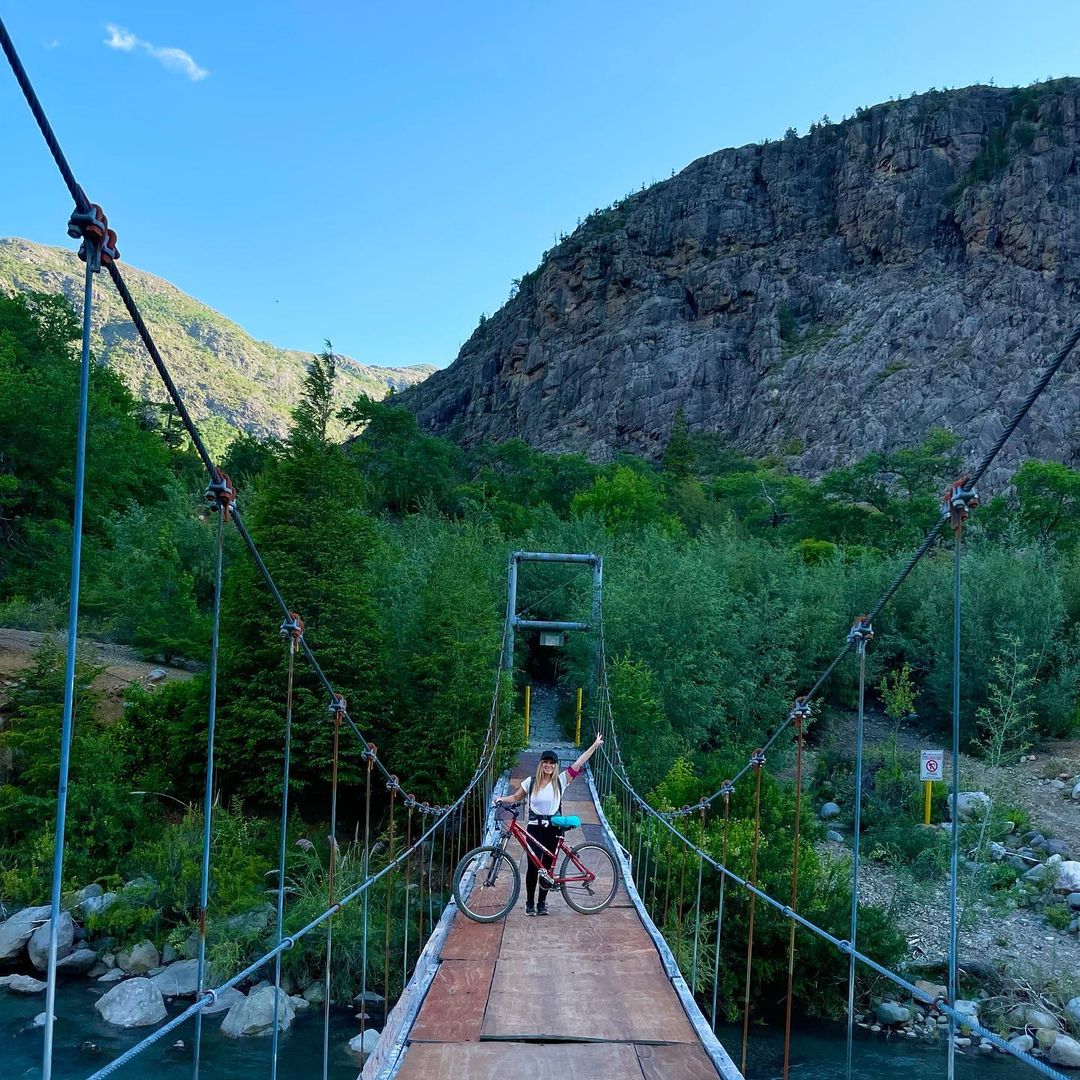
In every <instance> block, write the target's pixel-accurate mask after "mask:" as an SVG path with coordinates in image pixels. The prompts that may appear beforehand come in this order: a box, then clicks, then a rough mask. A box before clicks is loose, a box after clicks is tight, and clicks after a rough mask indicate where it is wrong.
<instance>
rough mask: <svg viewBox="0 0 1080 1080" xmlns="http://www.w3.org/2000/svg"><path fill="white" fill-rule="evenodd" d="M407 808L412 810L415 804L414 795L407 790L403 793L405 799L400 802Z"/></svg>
mask: <svg viewBox="0 0 1080 1080" xmlns="http://www.w3.org/2000/svg"><path fill="white" fill-rule="evenodd" d="M402 805H403V806H405V807H406V808H407V809H409V810H412V809H413V808H414V807H415V806H416V796H415V795H413V794H412V793H411V792H407V793H406V795H405V801H404V802H403V803H402Z"/></svg>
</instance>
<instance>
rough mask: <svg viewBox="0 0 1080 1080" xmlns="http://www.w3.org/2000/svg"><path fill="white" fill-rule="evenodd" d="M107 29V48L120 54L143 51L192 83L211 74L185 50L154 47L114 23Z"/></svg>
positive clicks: (168, 69) (169, 46) (170, 47)
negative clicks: (137, 50) (136, 50)
mask: <svg viewBox="0 0 1080 1080" xmlns="http://www.w3.org/2000/svg"><path fill="white" fill-rule="evenodd" d="M105 29H106V30H107V31H108V33H109V36H108V37H107V38H106V39H105V41H104V42H103V44H104V45H105V46H106V47H107V48H110V49H118V50H119V51H120V52H134V50H135V49H142V51H143V52H145V53H147V54H148V55H150V56H152V57H153V58H154V59H155V60H156V61H157V62H158V63H159V64H161V66H162V67H163V68H165V69H166V70H167V71H175V72H176V73H177V74H178V75H183V76H185V77H186V78H188V79H190V80H191V81H192V82H198V81H199V80H200V79H205V78H206V76H207V75H209V74H210V72H209V71H207V70H206V68H201V67H199V65H198V64H197V63H195V58H194V57H193V56H192V55H191V53H189V52H185V51H184V50H183V49H177V48H174V47H173V46H171V45H166V46H157V45H152V44H151V43H150V42H149V41H143V40H142V38H139V37H136V36H135V35H134V34H132V33H130V32H129V31H127V30H124V29H123V28H122V27H119V26H114V25H113V24H112V23H109V24H108V25H106V27H105Z"/></svg>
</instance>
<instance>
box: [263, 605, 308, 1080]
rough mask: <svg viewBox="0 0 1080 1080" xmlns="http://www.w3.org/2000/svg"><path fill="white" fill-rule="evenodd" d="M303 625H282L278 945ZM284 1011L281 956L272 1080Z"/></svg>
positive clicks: (292, 621) (282, 919) (277, 966)
mask: <svg viewBox="0 0 1080 1080" xmlns="http://www.w3.org/2000/svg"><path fill="white" fill-rule="evenodd" d="M303 633H304V624H303V623H302V622H301V620H300V616H299V615H296V614H295V613H294V614H293V616H292V618H291V619H290V620H286V621H285V622H283V623H282V624H281V636H282V637H283V638H284V639H285V647H286V649H287V651H288V656H289V659H288V672H287V674H286V676H285V749H284V752H283V754H282V774H281V832H280V835H279V842H278V894H277V932H276V935H275V944H277V945H280V944H281V939H282V937H283V936H284V923H285V845H286V843H287V840H288V834H289V767H290V764H291V761H292V718H293V675H294V672H295V669H296V651H297V649H298V648H299V641H300V637H301V636H302V635H303ZM280 1009H281V953H278V954H277V956H275V957H274V1027H273V1030H272V1032H271V1035H270V1080H277V1069H278V1036H279V1029H278V1025H279V1016H280Z"/></svg>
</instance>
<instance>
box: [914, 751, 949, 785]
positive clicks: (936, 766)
mask: <svg viewBox="0 0 1080 1080" xmlns="http://www.w3.org/2000/svg"><path fill="white" fill-rule="evenodd" d="M944 772H945V751H944V750H923V751H922V753H921V754H919V779H920V780H940V779H941V778H942V775H943V773H944Z"/></svg>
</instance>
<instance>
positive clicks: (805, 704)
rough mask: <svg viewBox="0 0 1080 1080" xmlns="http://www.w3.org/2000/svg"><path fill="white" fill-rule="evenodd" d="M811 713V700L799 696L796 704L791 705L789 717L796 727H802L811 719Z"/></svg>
mask: <svg viewBox="0 0 1080 1080" xmlns="http://www.w3.org/2000/svg"><path fill="white" fill-rule="evenodd" d="M811 715H812V712H811V709H810V702H809V701H807V700H806V698H805V697H797V698H796V699H795V704H794V705H792V706H791V711H790V712H789V713H788V719H789V720H791V721H792V722H793V723H794V724H795V727H796V728H801V727H802V725H803V723H804V722H805V721H807V720H809V719H810V717H811Z"/></svg>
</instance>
